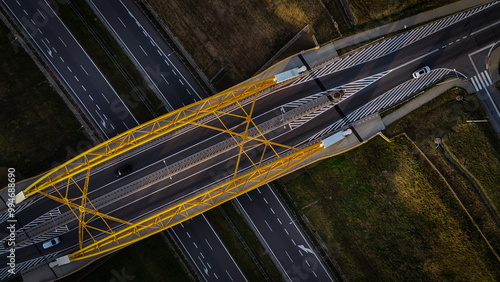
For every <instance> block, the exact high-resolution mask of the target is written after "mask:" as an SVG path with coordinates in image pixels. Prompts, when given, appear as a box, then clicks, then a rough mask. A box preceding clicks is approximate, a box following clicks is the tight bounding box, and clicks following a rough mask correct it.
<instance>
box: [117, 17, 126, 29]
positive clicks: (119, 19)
mask: <svg viewBox="0 0 500 282" xmlns="http://www.w3.org/2000/svg"><path fill="white" fill-rule="evenodd" d="M118 20H119V21H120V22H121V23H122V25H123V26H124V27H125V28H127V26H126V25H125V24H124V23H123V22H122V19H120V17H118Z"/></svg>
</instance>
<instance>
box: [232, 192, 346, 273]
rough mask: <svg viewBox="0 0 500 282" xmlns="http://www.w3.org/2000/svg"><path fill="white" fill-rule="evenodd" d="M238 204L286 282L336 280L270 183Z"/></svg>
mask: <svg viewBox="0 0 500 282" xmlns="http://www.w3.org/2000/svg"><path fill="white" fill-rule="evenodd" d="M236 202H237V205H238V206H239V207H240V209H241V210H242V211H243V213H244V215H245V217H246V218H247V219H248V220H249V221H250V224H251V225H252V227H253V228H254V230H257V236H259V237H261V240H262V241H263V242H264V245H265V246H266V248H267V249H268V250H269V251H270V255H271V256H273V257H274V259H275V261H277V262H278V263H277V266H278V267H279V268H281V269H280V270H281V272H282V273H284V274H285V278H286V280H287V281H337V279H334V278H333V276H332V275H331V274H330V273H329V271H328V270H327V268H326V267H325V266H324V264H323V262H322V261H321V259H319V258H318V256H317V255H316V250H315V249H314V248H313V247H312V246H311V244H309V241H308V240H307V239H306V238H305V237H304V235H303V234H302V231H301V230H300V229H299V227H298V226H297V224H296V223H295V221H294V219H293V218H292V217H291V216H290V214H289V213H288V211H287V210H286V208H285V207H283V204H282V203H281V202H280V200H279V199H278V197H277V196H276V194H275V193H274V191H273V190H272V188H271V186H270V185H269V184H267V185H264V186H262V187H260V188H257V189H255V190H253V191H250V192H248V193H246V194H245V195H242V196H240V197H238V198H236ZM273 207H274V208H273Z"/></svg>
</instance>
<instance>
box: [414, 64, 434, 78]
mask: <svg viewBox="0 0 500 282" xmlns="http://www.w3.org/2000/svg"><path fill="white" fill-rule="evenodd" d="M430 71H431V68H429V67H428V66H425V67H423V68H421V69H418V70H416V71H414V72H413V78H419V77H420V76H422V75H424V74H426V73H429V72H430Z"/></svg>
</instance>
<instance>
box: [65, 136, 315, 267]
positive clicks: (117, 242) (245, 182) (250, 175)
mask: <svg viewBox="0 0 500 282" xmlns="http://www.w3.org/2000/svg"><path fill="white" fill-rule="evenodd" d="M322 149H323V143H322V142H319V143H316V144H314V145H311V146H309V147H307V148H304V149H298V150H297V151H295V152H294V153H292V154H290V155H287V156H284V157H281V158H279V159H277V160H275V161H273V162H271V163H269V164H266V165H263V166H262V167H259V168H258V169H254V170H251V171H249V172H247V173H244V174H242V175H240V176H237V177H234V178H233V179H231V180H230V181H228V182H225V183H223V184H220V185H217V186H215V187H213V188H211V189H209V190H207V191H205V192H202V193H200V194H198V195H196V196H194V197H192V198H190V199H187V200H185V201H183V202H181V203H178V204H176V205H174V206H172V207H170V208H168V209H166V210H164V211H162V212H160V213H157V214H154V215H152V216H149V217H147V218H145V219H143V220H141V221H139V222H137V223H134V224H132V225H130V226H125V227H124V228H123V229H121V230H119V231H115V232H114V233H113V234H112V235H108V236H106V237H104V238H102V239H100V240H98V241H97V242H95V243H92V244H90V245H88V246H86V247H84V248H82V249H80V250H78V251H76V252H74V253H72V254H70V255H69V259H70V260H71V261H76V260H81V259H85V258H90V257H93V256H96V255H101V254H104V253H107V252H110V251H114V250H117V249H119V248H123V247H124V246H127V245H130V244H133V243H135V242H137V241H139V240H142V239H144V238H146V237H149V236H151V235H154V234H156V233H158V232H160V231H163V230H165V229H168V228H170V227H172V226H174V225H176V224H178V223H181V222H183V221H185V220H188V219H190V218H192V217H194V216H196V215H198V214H200V213H202V212H204V211H206V210H208V209H211V208H213V207H216V206H218V205H220V204H222V203H224V202H227V201H229V200H231V199H233V198H235V197H237V196H239V195H241V194H244V193H246V192H248V191H250V190H252V189H255V188H257V187H260V186H262V185H264V184H266V183H268V182H270V181H272V180H274V179H276V178H278V177H280V176H281V175H283V174H284V173H285V172H286V171H289V170H290V169H291V168H293V167H295V166H296V165H298V164H299V163H301V162H302V161H304V160H306V159H308V158H309V157H311V156H313V155H314V154H316V153H317V152H319V151H321V150H322Z"/></svg>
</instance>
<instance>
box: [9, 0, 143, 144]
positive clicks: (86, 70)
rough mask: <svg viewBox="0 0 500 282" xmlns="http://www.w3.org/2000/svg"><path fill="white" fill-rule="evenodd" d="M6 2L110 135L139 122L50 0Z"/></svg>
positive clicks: (100, 127)
mask: <svg viewBox="0 0 500 282" xmlns="http://www.w3.org/2000/svg"><path fill="white" fill-rule="evenodd" d="M2 2H3V4H4V5H5V6H6V7H7V9H8V11H9V12H10V14H11V15H12V16H13V18H14V19H15V20H16V21H17V23H18V24H19V25H20V26H22V28H23V29H24V31H25V32H26V33H27V34H28V36H29V37H30V39H31V40H32V42H34V44H35V45H36V47H37V48H38V49H39V51H40V53H41V54H43V56H44V57H45V59H46V60H47V61H48V62H49V63H50V65H51V66H52V68H53V69H54V70H55V72H56V73H57V74H58V76H59V77H60V78H61V79H62V81H63V83H64V84H66V85H67V86H68V88H69V89H70V91H71V92H72V94H73V96H74V97H75V98H76V100H77V102H78V103H79V104H80V106H81V107H82V109H84V110H85V111H86V112H87V114H88V116H89V117H90V118H91V119H92V120H93V121H94V123H95V124H96V125H97V126H98V127H99V129H100V130H101V131H102V132H103V134H104V135H105V136H106V137H107V138H110V137H113V136H115V135H117V134H119V133H122V132H124V131H126V130H127V129H129V128H132V127H135V126H136V125H138V124H139V123H138V122H137V120H136V119H135V118H134V116H133V115H132V113H131V112H130V110H129V109H128V108H127V106H126V105H125V104H124V103H123V101H122V100H121V98H120V97H119V96H118V94H117V93H116V91H115V90H114V89H113V87H112V86H111V85H110V84H109V82H108V81H107V79H106V78H105V77H104V75H103V74H102V73H101V71H100V70H99V69H98V68H97V66H96V65H95V64H94V62H93V61H92V60H91V59H90V57H89V56H88V55H87V53H86V52H85V50H84V49H83V48H82V47H81V46H80V44H79V43H78V42H77V41H76V39H75V38H74V37H73V35H72V34H71V33H70V32H69V30H68V29H67V28H66V26H65V25H64V24H63V23H62V21H61V20H60V19H59V17H58V16H57V14H56V13H55V12H54V10H53V9H52V8H51V7H50V6H48V5H47V3H45V2H44V1H35V0H30V1H18V2H12V1H5V0H2ZM17 3H19V4H17Z"/></svg>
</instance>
